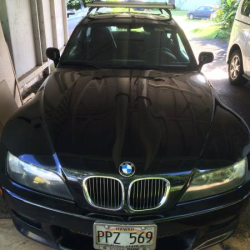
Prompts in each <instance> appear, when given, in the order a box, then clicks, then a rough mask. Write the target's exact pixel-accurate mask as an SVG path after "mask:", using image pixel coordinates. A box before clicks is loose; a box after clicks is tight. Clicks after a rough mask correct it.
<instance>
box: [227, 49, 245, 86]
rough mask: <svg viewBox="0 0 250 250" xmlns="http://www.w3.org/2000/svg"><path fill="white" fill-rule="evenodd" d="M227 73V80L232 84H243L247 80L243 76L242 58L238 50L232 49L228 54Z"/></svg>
mask: <svg viewBox="0 0 250 250" xmlns="http://www.w3.org/2000/svg"><path fill="white" fill-rule="evenodd" d="M228 74H229V81H230V83H231V84H233V85H244V84H246V83H247V82H248V80H247V79H246V78H244V77H243V74H244V70H243V60H242V55H241V52H240V50H236V51H234V52H233V54H232V55H231V56H230V59H229V64H228Z"/></svg>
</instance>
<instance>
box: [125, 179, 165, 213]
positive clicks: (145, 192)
mask: <svg viewBox="0 0 250 250" xmlns="http://www.w3.org/2000/svg"><path fill="white" fill-rule="evenodd" d="M169 190H170V183H169V182H168V180H166V179H164V178H144V179H138V180H134V181H133V182H131V184H130V186H129V194H128V205H129V208H130V209H132V210H134V211H140V210H151V209H156V208H159V207H160V206H162V205H163V204H164V203H165V201H166V200H167V197H168V193H169ZM135 196H136V197H137V199H135V198H134V197H135Z"/></svg>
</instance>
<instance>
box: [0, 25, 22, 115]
mask: <svg viewBox="0 0 250 250" xmlns="http://www.w3.org/2000/svg"><path fill="white" fill-rule="evenodd" d="M15 80H16V79H15V74H14V69H13V65H12V62H11V57H10V53H9V50H8V46H7V43H6V41H5V38H4V34H3V30H2V26H1V23H0V83H1V84H6V85H7V86H4V87H5V88H6V87H7V88H8V89H9V91H10V93H11V95H12V96H13V100H15V101H16V104H17V106H21V99H20V95H19V92H18V89H17V87H16V81H15ZM1 87H3V86H1ZM3 108H8V107H0V113H2V111H3ZM0 116H1V117H2V115H0Z"/></svg>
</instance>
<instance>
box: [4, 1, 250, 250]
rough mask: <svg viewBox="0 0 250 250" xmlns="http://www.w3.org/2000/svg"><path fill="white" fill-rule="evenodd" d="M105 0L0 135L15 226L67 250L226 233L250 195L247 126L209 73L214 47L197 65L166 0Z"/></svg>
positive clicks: (184, 245)
mask: <svg viewBox="0 0 250 250" xmlns="http://www.w3.org/2000/svg"><path fill="white" fill-rule="evenodd" d="M101 4H103V3H102V2H97V3H92V4H90V7H91V8H90V13H89V14H88V16H87V17H86V18H84V19H83V20H82V21H81V22H80V23H79V25H78V26H77V27H76V29H75V31H74V33H73V35H72V36H71V38H70V40H69V42H68V44H67V46H66V48H65V50H64V52H63V54H62V56H61V57H60V53H59V51H58V50H57V49H55V48H50V49H48V50H47V55H48V57H49V58H50V59H53V60H54V62H55V65H56V66H57V67H56V70H55V71H54V72H53V73H52V74H51V76H50V77H48V79H47V80H46V81H45V82H44V84H43V85H42V86H41V88H40V89H39V91H38V93H37V94H36V97H35V98H34V99H33V100H32V101H31V102H29V103H28V104H26V105H24V106H23V107H22V108H20V109H19V110H18V112H16V113H15V114H14V116H13V117H12V118H11V119H10V120H9V121H8V123H7V125H6V126H5V129H4V132H3V134H2V137H1V144H0V187H1V188H2V190H3V195H4V199H5V201H6V203H7V205H8V206H9V207H10V209H11V214H12V219H13V222H14V224H15V226H16V228H17V230H19V231H20V232H21V233H22V234H24V235H25V236H27V237H30V238H32V239H34V240H36V241H39V242H41V243H43V244H47V245H49V246H51V247H53V248H55V249H61V250H66V249H67V250H69V249H79V250H80V249H86V250H90V249H102V250H116V249H119V250H154V249H158V250H161V249H164V250H165V249H168V250H170V249H172V250H191V249H196V250H199V249H203V248H206V247H208V246H210V245H213V244H216V243H218V242H220V241H222V240H225V239H227V238H228V237H230V236H231V235H232V233H233V232H234V230H235V228H236V226H237V222H238V218H239V216H240V214H241V212H242V211H243V210H244V209H245V207H246V206H247V204H248V200H249V191H250V182H249V169H248V161H249V152H250V137H249V129H248V127H247V125H246V124H245V122H244V121H243V120H242V119H241V118H240V117H239V116H238V115H237V114H235V113H234V112H233V111H232V110H230V109H229V108H227V107H226V106H225V105H223V104H222V103H221V101H220V99H219V98H218V96H217V95H216V93H215V91H214V89H213V87H212V86H211V84H210V83H209V81H208V80H207V79H206V78H205V77H204V75H203V74H202V73H201V68H202V66H203V65H204V64H206V63H209V62H211V61H212V60H213V55H212V53H210V52H203V53H201V55H200V57H199V64H198V65H197V63H196V59H195V57H194V54H193V52H192V50H191V47H190V45H189V42H188V40H187V38H186V37H185V35H184V33H183V31H182V30H181V29H180V28H179V26H178V25H177V24H176V22H175V21H174V20H173V19H172V17H171V12H170V11H169V7H170V6H168V5H164V4H158V5H157V4H155V5H154V8H155V9H157V8H159V9H160V11H159V13H157V11H154V12H150V13H149V11H148V9H150V8H152V4H146V3H142V4H139V5H138V6H137V8H140V9H141V8H143V11H136V10H134V9H133V8H132V7H134V6H133V4H132V3H121V4H123V7H126V8H129V9H130V11H127V12H126V13H125V12H124V9H122V11H121V12H120V11H119V10H120V9H118V10H117V9H114V7H117V6H120V5H119V3H114V4H113V5H112V4H110V3H109V4H106V6H105V7H109V8H111V9H110V10H109V12H104V13H102V12H101V9H100V10H99V7H102V6H101ZM103 5H104V4H103ZM95 8H97V10H98V11H96V12H95V13H94V14H91V13H92V12H93V11H94V10H96V9H95ZM106 10H107V9H105V11H106ZM164 13H165V14H164Z"/></svg>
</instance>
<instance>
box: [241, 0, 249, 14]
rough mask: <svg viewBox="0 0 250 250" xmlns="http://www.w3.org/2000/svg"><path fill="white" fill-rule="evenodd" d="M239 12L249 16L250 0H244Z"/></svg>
mask: <svg viewBox="0 0 250 250" xmlns="http://www.w3.org/2000/svg"><path fill="white" fill-rule="evenodd" d="M241 14H242V15H244V16H247V17H250V0H245V1H244V3H243V5H242V9H241Z"/></svg>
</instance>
